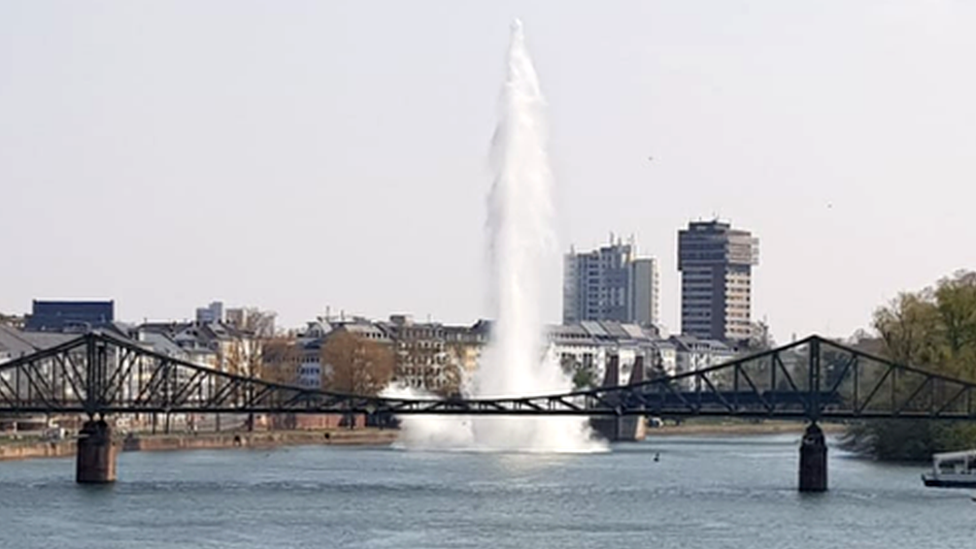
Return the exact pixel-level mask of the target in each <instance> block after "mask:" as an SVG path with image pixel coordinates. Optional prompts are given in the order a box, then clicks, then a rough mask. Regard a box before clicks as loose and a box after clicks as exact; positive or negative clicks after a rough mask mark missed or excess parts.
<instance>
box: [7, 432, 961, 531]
mask: <svg viewBox="0 0 976 549" xmlns="http://www.w3.org/2000/svg"><path fill="white" fill-rule="evenodd" d="M796 444H797V438H796V437H795V436H765V437H738V438H714V437H687V438H677V437H667V438H659V439H654V440H648V441H646V442H643V443H638V444H629V445H617V446H614V448H613V451H612V452H611V453H607V454H588V455H578V454H575V455H538V454H476V453H451V452H448V453H434V452H430V453H427V452H405V451H398V450H393V449H389V448H354V447H345V448H339V447H291V448H280V449H275V450H270V451H268V450H219V451H194V452H159V453H148V452H147V453H125V454H122V455H121V456H120V457H119V479H120V480H119V482H118V483H116V484H115V485H114V486H111V487H107V488H104V487H94V488H93V487H80V486H76V485H75V484H74V483H73V473H74V469H73V467H74V462H73V460H71V459H50V460H35V461H22V462H5V463H0V517H2V519H3V520H2V526H0V547H4V548H7V547H11V548H19V549H33V548H37V549H41V548H43V549H49V548H59V547H70V548H72V549H86V548H99V549H105V548H130V547H140V548H146V549H150V548H159V549H162V548H166V549H169V548H175V547H206V548H240V549H244V548H248V549H252V548H253V549H258V548H262V549H263V548H267V547H360V548H380V547H397V548H413V547H417V548H434V547H486V548H487V547H491V548H508V547H511V548H525V547H534V548H559V549H566V548H574V547H579V548H606V547H654V548H662V549H663V548H708V549H717V548H728V549H739V548H780V547H782V548H790V549H802V548H811V549H813V548H817V549H819V548H824V549H826V548H829V549H837V548H840V547H866V548H875V547H876V548H885V549H888V548H895V547H911V548H913V549H921V548H928V547H931V548H945V547H973V546H974V544H976V541H973V540H974V534H976V503H973V502H971V501H970V495H971V493H970V491H966V490H963V491H954V490H936V489H931V488H924V487H923V486H922V484H921V481H920V480H919V473H921V472H922V468H920V467H909V466H891V465H880V464H877V463H872V462H869V461H863V460H857V459H852V458H850V457H848V456H845V455H844V454H843V452H841V451H840V450H837V449H832V450H831V453H830V486H831V491H830V492H829V493H827V494H822V495H801V494H798V493H797V492H796V491H795V485H796V476H797V471H796V467H797V460H798V457H797V449H796V448H797V446H796ZM655 453H660V461H659V462H654V460H653V457H654V455H655Z"/></svg>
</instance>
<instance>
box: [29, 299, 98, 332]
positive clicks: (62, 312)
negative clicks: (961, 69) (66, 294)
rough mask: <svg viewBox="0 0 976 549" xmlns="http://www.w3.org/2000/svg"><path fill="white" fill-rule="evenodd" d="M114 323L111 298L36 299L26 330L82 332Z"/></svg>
mask: <svg viewBox="0 0 976 549" xmlns="http://www.w3.org/2000/svg"><path fill="white" fill-rule="evenodd" d="M113 322H115V302H114V301H37V300H35V301H34V303H33V306H32V309H31V314H30V316H28V317H27V321H26V326H25V329H26V330H27V331H29V332H71V331H77V332H85V331H88V330H91V329H93V328H102V327H104V326H107V325H110V324H112V323H113Z"/></svg>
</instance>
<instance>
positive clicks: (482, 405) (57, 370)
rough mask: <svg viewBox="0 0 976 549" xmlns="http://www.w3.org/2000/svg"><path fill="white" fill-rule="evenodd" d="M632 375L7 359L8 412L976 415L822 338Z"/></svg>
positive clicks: (939, 384) (129, 355)
mask: <svg viewBox="0 0 976 549" xmlns="http://www.w3.org/2000/svg"><path fill="white" fill-rule="evenodd" d="M641 370H643V369H642V368H641ZM630 379H631V383H629V384H627V385H620V386H613V387H601V388H597V389H591V390H586V391H576V392H571V393H565V394H553V395H541V396H526V397H518V398H479V399H462V398H448V399H433V398H383V397H373V396H362V395H352V394H343V393H336V392H330V391H322V390H316V389H307V388H300V387H296V386H291V385H284V384H279V383H273V382H269V381H265V380H261V379H256V378H250V377H245V376H240V375H234V374H231V373H227V372H221V371H218V370H215V369H212V368H207V367H203V366H200V365H197V364H193V363H190V362H186V361H183V360H178V359H176V358H173V357H169V356H165V355H162V354H158V353H155V352H152V351H150V350H148V349H146V348H144V347H142V346H141V345H140V344H139V343H138V342H134V341H129V340H125V339H121V338H118V337H115V336H112V335H109V334H105V333H101V332H91V333H88V334H85V335H82V336H79V337H78V338H77V339H74V340H71V341H69V342H66V343H64V344H61V345H59V346H56V347H52V348H50V349H46V350H43V351H40V352H37V353H34V354H31V355H27V356H22V357H19V358H16V359H14V360H11V361H8V362H6V363H4V364H0V414H11V413H14V414H16V413H45V414H70V413H78V414H87V415H88V416H89V417H95V416H105V415H109V414H141V413H165V414H170V413H173V414H177V413H242V414H251V413H258V414H262V413H365V414H396V415H406V414H457V415H512V416H560V415H570V416H636V415H647V416H659V417H689V416H737V417H755V418H794V419H801V418H805V419H809V420H820V419H823V420H830V419H834V420H845V419H857V418H926V419H968V420H972V419H976V405H974V404H976V403H974V390H976V384H974V383H973V382H971V381H965V380H961V379H953V378H951V377H946V376H942V375H938V374H933V373H930V372H926V371H925V370H924V369H918V368H914V367H910V366H905V365H901V364H896V363H893V362H890V361H888V360H885V359H882V358H879V357H876V356H871V355H869V354H866V353H862V352H860V351H857V350H855V349H852V348H849V347H845V346H843V345H839V344H837V343H834V342H831V341H828V340H826V339H823V338H820V337H817V336H811V337H809V338H807V339H804V340H801V341H798V342H796V343H793V344H791V345H787V346H785V347H780V348H778V349H774V350H771V351H767V352H763V353H760V354H756V355H753V356H749V357H745V358H741V359H738V360H734V361H731V362H728V363H725V364H721V365H718V366H712V367H708V368H704V369H700V370H697V371H691V372H684V373H680V374H678V375H675V376H670V377H660V378H657V379H649V380H644V379H643V377H642V375H632V376H631V378H630ZM635 380H636V381H635Z"/></svg>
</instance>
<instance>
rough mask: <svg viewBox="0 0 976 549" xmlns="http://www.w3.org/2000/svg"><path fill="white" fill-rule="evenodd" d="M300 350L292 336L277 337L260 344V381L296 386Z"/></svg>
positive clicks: (300, 356)
mask: <svg viewBox="0 0 976 549" xmlns="http://www.w3.org/2000/svg"><path fill="white" fill-rule="evenodd" d="M301 361H302V349H301V347H300V346H299V344H298V340H297V339H296V338H295V337H293V336H285V335H278V336H274V337H270V338H268V339H265V340H264V341H262V342H261V368H260V374H261V379H264V380H265V381H270V382H272V383H280V384H282V385H296V384H297V379H298V365H299V363H301Z"/></svg>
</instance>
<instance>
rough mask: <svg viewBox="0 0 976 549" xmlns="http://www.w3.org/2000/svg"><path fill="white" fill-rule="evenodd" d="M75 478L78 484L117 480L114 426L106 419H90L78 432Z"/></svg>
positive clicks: (103, 482)
mask: <svg viewBox="0 0 976 549" xmlns="http://www.w3.org/2000/svg"><path fill="white" fill-rule="evenodd" d="M77 452H78V453H77V456H76V460H77V462H76V464H77V469H76V475H75V480H76V481H77V482H78V484H108V483H111V482H115V454H116V450H115V447H114V446H113V445H112V428H111V427H110V426H109V424H108V423H106V422H105V420H104V419H99V420H95V419H89V420H88V421H86V422H85V424H84V425H83V426H82V427H81V431H80V432H79V433H78V451H77Z"/></svg>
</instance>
